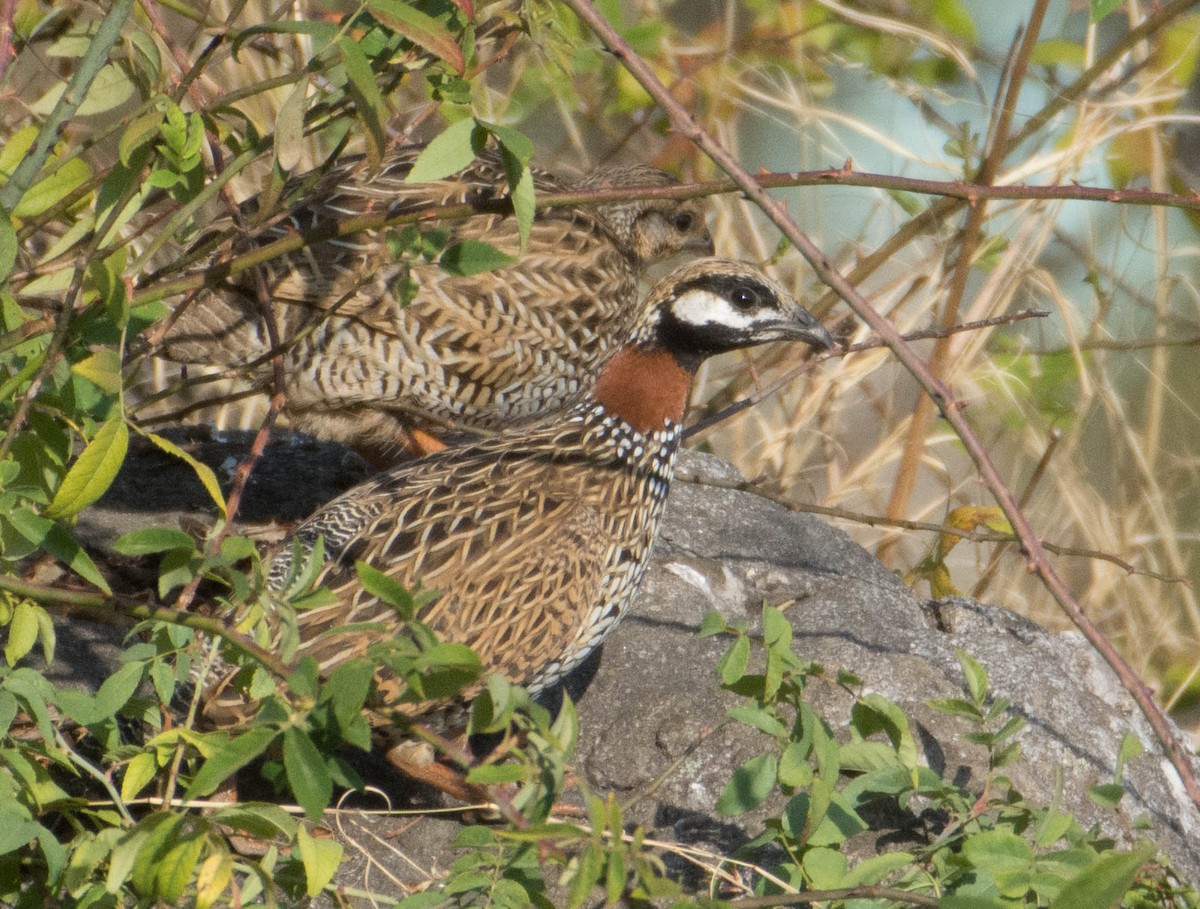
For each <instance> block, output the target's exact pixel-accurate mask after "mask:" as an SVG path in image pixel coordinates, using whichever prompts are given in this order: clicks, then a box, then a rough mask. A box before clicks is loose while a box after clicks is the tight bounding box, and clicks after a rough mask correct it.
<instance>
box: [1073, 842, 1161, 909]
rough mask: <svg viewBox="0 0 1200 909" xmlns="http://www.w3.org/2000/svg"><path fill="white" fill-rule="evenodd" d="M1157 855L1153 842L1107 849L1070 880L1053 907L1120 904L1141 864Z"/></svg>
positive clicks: (1103, 908)
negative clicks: (1125, 848) (1126, 848)
mask: <svg viewBox="0 0 1200 909" xmlns="http://www.w3.org/2000/svg"><path fill="white" fill-rule="evenodd" d="M1153 858H1154V845H1153V844H1152V843H1139V844H1138V847H1137V848H1136V849H1134V851H1133V852H1107V853H1105V854H1104V855H1101V856H1100V858H1098V859H1096V861H1094V862H1092V864H1091V865H1089V866H1088V867H1087V868H1084V869H1083V870H1082V871H1081V872H1079V874H1077V875H1075V877H1074V878H1072V879H1071V880H1069V881H1067V882H1066V884H1064V885H1063V888H1062V890H1060V891H1059V893H1058V896H1057V897H1055V899H1054V900H1053V901H1052V902H1051V903H1050V909H1109V907H1112V906H1117V905H1119V904H1120V902H1121V898H1122V897H1123V896H1124V895H1125V893H1126V891H1128V890H1129V888H1130V886H1131V885H1132V884H1133V881H1134V878H1136V877H1137V873H1138V872H1139V871H1140V870H1141V869H1142V866H1143V865H1145V864H1146V863H1147V862H1149V861H1150V860H1151V859H1153Z"/></svg>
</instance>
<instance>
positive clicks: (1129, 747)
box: [1114, 732, 1146, 783]
mask: <svg viewBox="0 0 1200 909" xmlns="http://www.w3.org/2000/svg"><path fill="white" fill-rule="evenodd" d="M1145 750H1146V748H1145V746H1144V745H1143V744H1142V740H1141V739H1139V738H1138V737H1137V736H1136V735H1134V734H1133V733H1132V732H1127V733H1125V736H1124V738H1122V739H1121V750H1120V752H1119V753H1118V754H1117V770H1116V773H1115V774H1114V776H1115V778H1116V781H1117V782H1118V783H1119V782H1120V781H1121V778H1122V777H1123V776H1124V774H1125V765H1126V764H1128V763H1129V762H1130V761H1132V760H1133V759H1134V758H1136V757H1139V756H1140V755H1141V754H1142V753H1143V752H1145Z"/></svg>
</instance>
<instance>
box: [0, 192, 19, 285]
mask: <svg viewBox="0 0 1200 909" xmlns="http://www.w3.org/2000/svg"><path fill="white" fill-rule="evenodd" d="M16 261H17V231H16V229H15V228H14V227H13V223H12V218H11V217H9V214H8V212H6V211H4V210H3V209H0V284H3V283H4V282H5V281H7V280H8V276H9V275H10V274H12V267H13V263H14V262H16Z"/></svg>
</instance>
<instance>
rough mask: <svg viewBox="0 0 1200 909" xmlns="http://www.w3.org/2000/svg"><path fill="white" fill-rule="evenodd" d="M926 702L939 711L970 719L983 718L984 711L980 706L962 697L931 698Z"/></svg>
mask: <svg viewBox="0 0 1200 909" xmlns="http://www.w3.org/2000/svg"><path fill="white" fill-rule="evenodd" d="M925 703H926V704H927V705H928V706H929V707H931V708H933V709H934V710H936V711H938V712H939V713H947V714H949V715H950V716H961V717H964V718H965V719H968V720H980V719H983V711H982V710H980V709H979V706H978V705H977V704H972V703H971V702H970V701H964V700H963V699H962V698H930V699H929V700H928V701H926V702H925Z"/></svg>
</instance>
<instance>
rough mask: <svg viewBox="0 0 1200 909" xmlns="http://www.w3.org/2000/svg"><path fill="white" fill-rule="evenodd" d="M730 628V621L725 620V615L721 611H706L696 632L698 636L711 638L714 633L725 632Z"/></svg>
mask: <svg viewBox="0 0 1200 909" xmlns="http://www.w3.org/2000/svg"><path fill="white" fill-rule="evenodd" d="M728 630H729V623H728V622H726V621H725V616H723V615H721V613H719V612H711V611H710V612H706V613H704V618H702V619H701V620H700V630H699V631H697V632H696V635H697V637H702V638H711V637H712V636H713V635H717V634H724V633H725V632H726V631H728Z"/></svg>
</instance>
